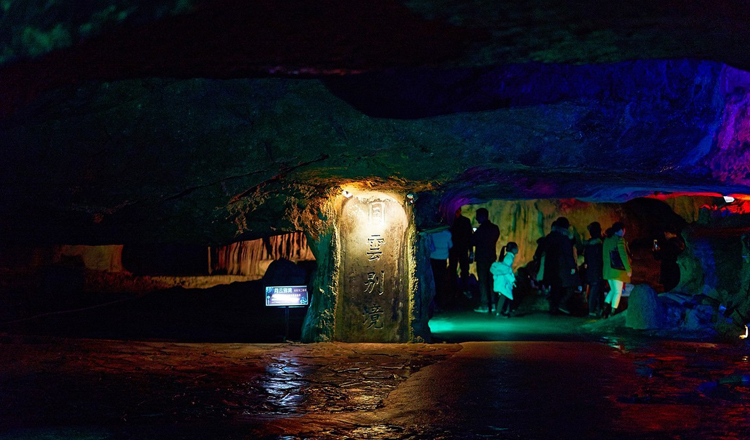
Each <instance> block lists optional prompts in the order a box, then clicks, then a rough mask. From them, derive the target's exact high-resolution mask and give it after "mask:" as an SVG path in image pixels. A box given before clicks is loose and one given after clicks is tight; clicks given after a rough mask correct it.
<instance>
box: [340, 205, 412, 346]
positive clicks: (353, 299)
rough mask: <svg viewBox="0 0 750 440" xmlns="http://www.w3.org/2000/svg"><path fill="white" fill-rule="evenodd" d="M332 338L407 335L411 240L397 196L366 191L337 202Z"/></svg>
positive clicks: (380, 339)
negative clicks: (337, 255) (337, 250)
mask: <svg viewBox="0 0 750 440" xmlns="http://www.w3.org/2000/svg"><path fill="white" fill-rule="evenodd" d="M337 223H338V225H339V226H338V231H339V234H340V235H339V245H340V264H339V271H338V274H339V275H338V279H339V283H338V292H339V293H338V298H337V301H336V317H335V319H336V323H335V328H334V338H335V339H336V340H339V341H346V342H407V341H409V340H410V338H411V337H410V327H409V324H410V323H409V320H410V313H409V312H410V310H409V308H410V292H411V278H410V268H409V264H408V261H409V257H410V255H411V252H407V250H408V248H409V247H410V246H411V244H410V239H409V235H408V234H407V232H408V216H407V213H406V210H405V209H404V204H403V202H401V201H399V200H397V199H396V198H395V197H391V196H389V195H386V194H382V193H378V192H366V193H361V194H357V195H356V196H354V197H351V198H349V199H347V200H345V201H344V202H343V205H342V207H341V214H340V217H339V221H338V222H337Z"/></svg>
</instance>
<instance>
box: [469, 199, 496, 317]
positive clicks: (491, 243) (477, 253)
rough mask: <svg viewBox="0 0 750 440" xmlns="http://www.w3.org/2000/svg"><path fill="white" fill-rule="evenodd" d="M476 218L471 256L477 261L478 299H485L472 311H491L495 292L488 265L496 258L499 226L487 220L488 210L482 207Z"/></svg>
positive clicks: (478, 210)
mask: <svg viewBox="0 0 750 440" xmlns="http://www.w3.org/2000/svg"><path fill="white" fill-rule="evenodd" d="M476 218H477V222H478V223H479V227H478V228H477V230H476V231H475V232H474V235H473V236H472V238H471V242H472V246H473V247H474V252H473V255H472V257H473V258H474V261H476V263H477V279H478V281H479V300H480V301H485V304H486V305H484V304H480V306H479V308H477V309H474V311H475V312H489V313H492V305H493V304H495V299H494V296H495V294H494V292H493V290H492V274H490V266H492V263H494V262H495V259H496V258H497V240H498V239H499V238H500V228H498V227H497V225H495V224H493V223H492V222H491V221H490V220H489V211H487V210H486V209H484V208H479V209H477V212H476Z"/></svg>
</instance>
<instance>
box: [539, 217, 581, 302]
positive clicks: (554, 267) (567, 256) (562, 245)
mask: <svg viewBox="0 0 750 440" xmlns="http://www.w3.org/2000/svg"><path fill="white" fill-rule="evenodd" d="M577 270H578V265H577V264H576V258H575V252H574V251H573V239H572V237H571V236H570V222H569V221H568V219H567V218H565V217H560V218H558V219H557V220H555V226H554V227H553V228H552V232H550V233H549V235H548V236H547V238H545V258H544V284H546V285H548V286H550V313H552V314H556V313H557V312H558V311H560V312H563V313H566V314H568V313H570V311H569V310H568V307H567V302H568V300H569V299H570V298H571V297H572V296H573V294H574V293H575V290H574V289H575V288H576V287H577V286H580V280H579V278H578V276H577V274H576V272H577Z"/></svg>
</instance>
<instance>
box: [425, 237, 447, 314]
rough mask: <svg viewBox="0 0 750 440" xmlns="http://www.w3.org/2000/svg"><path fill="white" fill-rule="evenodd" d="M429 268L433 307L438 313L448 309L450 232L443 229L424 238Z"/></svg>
mask: <svg viewBox="0 0 750 440" xmlns="http://www.w3.org/2000/svg"><path fill="white" fill-rule="evenodd" d="M426 239H427V249H428V250H429V251H430V266H431V267H432V276H433V278H434V280H435V305H437V308H438V311H440V310H445V309H446V308H448V303H449V300H448V290H449V289H448V252H449V251H450V249H451V248H452V247H453V242H452V239H451V231H449V230H448V229H447V228H445V227H443V229H439V230H437V231H434V232H432V233H429V234H428V235H427V237H426Z"/></svg>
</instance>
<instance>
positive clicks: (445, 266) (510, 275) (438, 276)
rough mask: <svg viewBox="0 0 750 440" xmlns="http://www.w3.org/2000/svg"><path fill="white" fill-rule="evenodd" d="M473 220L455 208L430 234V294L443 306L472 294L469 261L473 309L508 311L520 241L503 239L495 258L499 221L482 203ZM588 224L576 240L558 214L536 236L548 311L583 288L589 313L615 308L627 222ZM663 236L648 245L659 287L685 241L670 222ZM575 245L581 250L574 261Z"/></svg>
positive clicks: (623, 274)
mask: <svg viewBox="0 0 750 440" xmlns="http://www.w3.org/2000/svg"><path fill="white" fill-rule="evenodd" d="M476 221H477V223H479V226H478V227H477V228H476V229H474V228H473V227H472V224H471V221H470V220H469V219H468V218H467V217H465V216H463V215H462V213H461V209H460V208H459V209H458V210H457V211H456V213H455V219H454V221H453V224H452V226H451V227H450V229H443V230H441V231H440V232H436V233H433V234H430V235H429V236H428V238H429V239H428V248H429V251H430V261H431V266H432V270H433V274H434V276H435V286H436V298H435V300H436V301H435V302H436V304H437V306H438V307H439V308H441V309H444V308H447V307H449V306H450V305H453V304H455V303H456V302H457V299H458V298H457V297H458V296H460V292H462V291H463V292H464V293H465V294H466V295H467V296H469V297H471V296H472V295H471V294H470V293H469V292H468V290H469V289H468V286H469V284H468V283H469V266H470V264H471V263H472V262H475V263H476V272H477V282H478V294H479V295H478V296H479V297H478V298H474V299H475V300H477V299H478V301H477V302H478V303H479V304H478V305H479V307H477V308H476V309H475V311H477V312H487V313H490V314H494V315H496V316H504V317H510V316H511V314H512V301H513V299H514V296H513V288H514V287H515V284H516V280H515V274H514V271H513V269H512V266H513V262H514V259H515V256H516V255H517V254H518V252H519V248H518V244H517V243H515V242H509V243H507V244H506V245H504V246H503V247H502V250H501V252H500V256H499V258H498V255H497V242H498V240H499V238H500V229H499V228H498V226H497V225H495V224H493V223H492V222H491V221H490V220H489V212H488V211H487V210H486V209H484V208H480V209H477V211H476ZM587 230H588V232H589V239H588V240H584V241H582V242H576V240H575V239H574V237H573V234H572V231H571V228H570V222H569V221H568V219H567V218H565V217H559V218H558V219H557V220H555V221H554V222H553V223H552V226H551V231H550V233H549V234H548V235H546V236H544V237H542V238H540V239H539V240H538V241H537V249H536V252H535V254H534V257H533V260H532V264H531V265H530V267H531V268H532V271H533V269H536V276H535V280H536V282H537V284H539V285H541V287H542V288H543V289H544V290H545V291H547V292H548V293H549V304H550V313H552V314H557V313H564V314H570V313H571V308H572V307H571V305H572V303H571V301H572V299H573V298H574V296H575V295H576V294H577V293H582V292H587V293H588V295H587V296H588V301H587V302H588V313H589V316H592V317H604V318H607V317H609V316H612V315H614V314H616V313H617V312H618V311H619V306H620V300H621V298H622V293H623V288H624V286H625V284H626V283H628V282H630V280H631V277H632V274H633V269H632V259H631V253H630V250H629V248H628V242H627V241H626V240H625V238H624V235H625V232H626V227H625V224H624V223H623V222H620V221H618V222H615V223H614V224H613V225H612V226H611V227H610V228H609V229H607V230H606V231H605V232H604V233H603V232H602V227H601V225H600V224H599V222H593V223H591V224H589V225H588V226H587ZM665 237H666V239H667V240H665V242H664V243H663V246H661V247H660V246H658V245H657V242H656V241H654V248H653V249H652V251H653V252H654V256H655V257H656V259H657V260H661V263H662V264H661V265H662V268H661V269H662V270H661V280H660V281H661V283H662V284H663V285H664V289H665V290H671V289H672V288H674V287H675V286H676V285H677V283H678V282H679V276H680V274H679V267H678V266H677V263H676V260H677V255H679V253H680V252H682V250H683V249H684V242H682V241H681V238H679V237H677V233H676V231H675V230H674V228H671V227H668V228H667V229H666V230H665ZM680 243H682V244H680ZM576 245H578V246H576ZM576 247H578V249H579V250H581V249H582V253H583V265H582V266H581V267H580V268H579V266H578V261H577V258H576Z"/></svg>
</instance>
